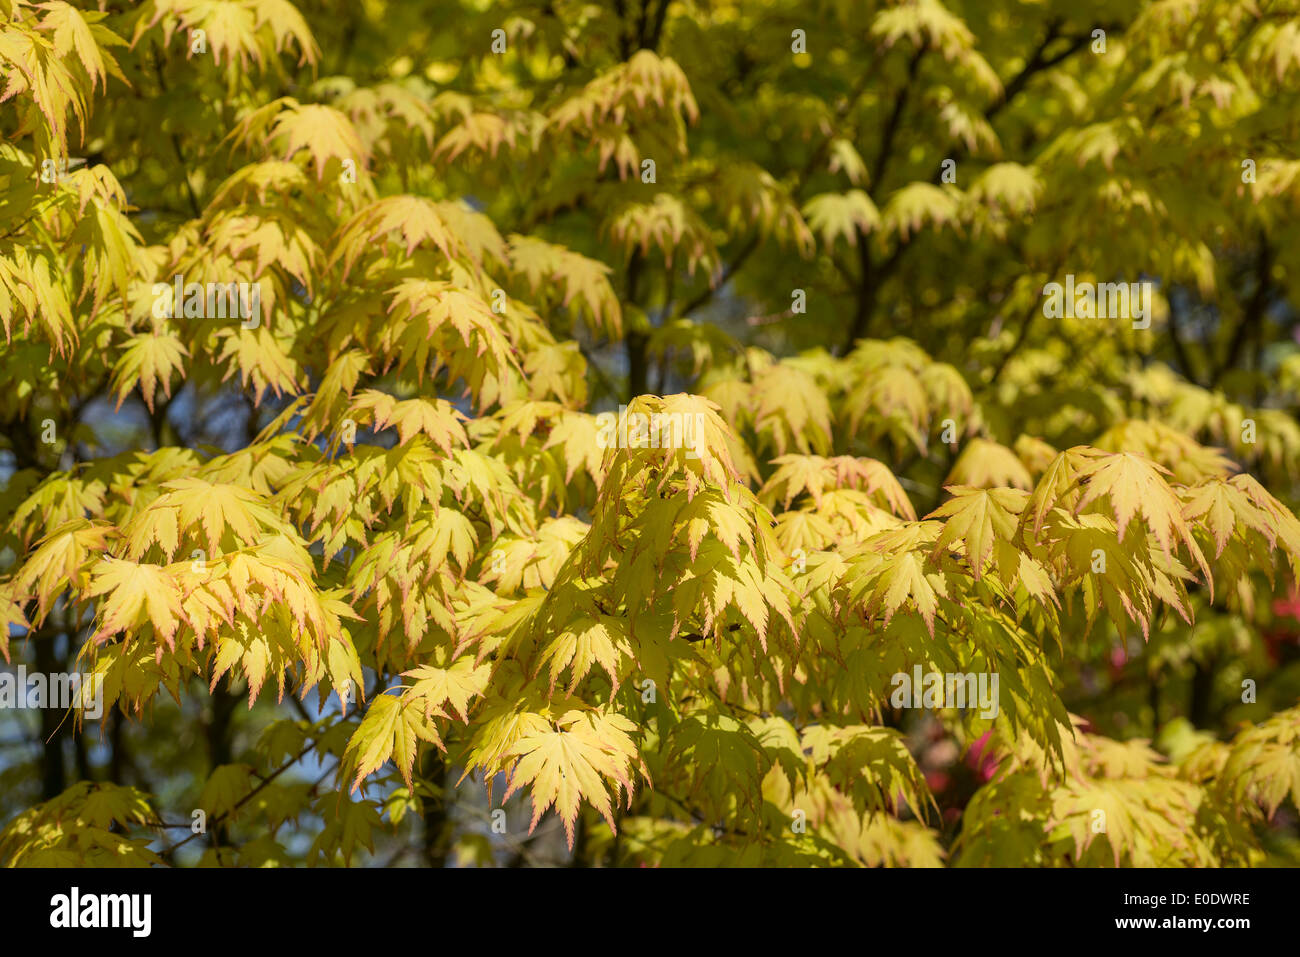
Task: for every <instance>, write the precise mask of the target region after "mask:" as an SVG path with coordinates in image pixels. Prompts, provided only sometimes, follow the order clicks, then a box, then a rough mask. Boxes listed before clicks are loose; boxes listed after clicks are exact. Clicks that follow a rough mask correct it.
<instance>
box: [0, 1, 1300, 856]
mask: <svg viewBox="0 0 1300 957" xmlns="http://www.w3.org/2000/svg"><path fill="white" fill-rule="evenodd" d="M1088 7H1089V9H1088V10H1087V11H1081V10H1079V9H1078V8H1077V5H1075V4H1070V3H1066V2H1064V0H1049V2H1044V3H1037V4H1032V5H1025V4H1019V3H1010V2H988V0H985V2H981V3H968V2H963V0H944V2H940V0H900V2H893V0H888V2H870V3H848V2H829V0H828V2H816V3H812V4H809V3H795V2H790V0H762V2H752V3H751V2H746V3H743V4H741V3H737V2H715V3H709V4H701V3H695V2H692V0H627V2H626V3H624V2H622V0H618V2H615V3H601V4H584V3H574V2H569V0H547V2H536V0H512V2H509V3H503V4H500V3H499V4H488V3H481V2H476V0H462V2H456V3H437V4H416V3H389V2H384V0H367V2H364V3H356V2H339V0H295V2H293V3H291V2H289V0H215V2H213V0H149V2H146V3H144V4H142V5H134V4H122V3H116V2H111V0H103V2H100V3H93V2H87V0H78V2H74V3H68V2H62V0H50V2H43V3H31V2H25V0H0V67H2V69H3V77H4V83H3V88H2V92H0V130H3V133H4V142H3V143H2V144H0V183H2V184H3V190H2V191H0V324H2V325H3V328H4V334H5V338H4V344H3V346H0V374H2V375H3V379H4V381H5V383H6V385H7V388H5V389H4V390H3V392H0V419H3V422H4V429H3V433H4V448H5V451H4V453H3V457H0V480H2V481H3V487H2V488H0V499H2V500H3V505H2V506H0V508H2V509H3V512H4V514H5V515H6V523H5V530H4V533H3V538H2V539H0V623H2V624H3V625H4V626H5V627H4V628H3V630H0V652H3V654H4V657H5V658H6V660H7V661H10V662H12V663H15V664H17V663H19V662H22V663H25V664H26V665H27V666H28V667H29V668H30V670H32V671H40V672H42V673H47V674H54V673H62V672H77V673H83V674H86V675H89V676H93V679H88V680H90V681H91V685H90V686H93V687H94V688H96V689H98V690H99V691H100V692H101V693H102V703H103V708H104V711H103V714H102V715H94V716H91V714H90V711H89V710H88V707H86V706H85V705H86V702H85V701H81V702H78V703H77V704H78V705H80V706H78V707H69V708H66V709H65V710H66V711H68V712H71V713H70V714H65V712H64V711H61V710H58V709H54V708H45V709H44V710H42V711H40V712H39V714H38V715H28V714H26V713H24V712H20V711H6V713H5V720H6V721H9V720H11V718H12V719H13V720H14V721H16V722H17V723H18V726H19V728H20V730H21V731H22V736H21V743H22V749H20V750H14V751H11V752H9V753H6V754H5V756H4V757H2V758H0V780H3V782H4V787H3V788H0V794H3V798H0V801H2V802H3V806H2V808H0V814H2V815H3V818H4V820H5V821H6V822H7V823H6V826H5V827H4V829H3V831H2V832H0V860H3V861H4V862H5V863H7V864H21V865H37V866H39V865H89V866H99V865H108V864H115V865H146V864H158V863H167V864H181V863H194V862H196V861H202V862H203V863H206V864H222V865H230V864H239V865H251V866H281V865H293V864H300V863H309V864H318V863H319V864H352V863H365V862H376V863H419V862H421V861H423V862H424V863H431V864H443V863H448V862H454V863H463V864H464V863H474V864H483V863H493V862H498V863H499V862H502V861H512V862H540V861H545V860H558V859H570V858H571V859H573V860H574V861H576V862H578V863H581V864H589V865H628V864H646V865H656V864H663V865H777V866H781V865H812V864H815V865H868V866H874V865H900V866H902V865H907V866H941V865H945V864H946V865H957V866H964V865H1015V866H1020V865H1033V866H1078V865H1103V866H1120V865H1136V866H1150V865H1170V864H1177V865H1186V866H1193V865H1195V866H1206V865H1263V864H1277V863H1292V864H1293V863H1296V862H1297V860H1300V844H1298V843H1297V841H1298V836H1297V831H1296V823H1295V822H1296V815H1297V805H1298V804H1300V707H1297V705H1296V701H1297V699H1300V653H1298V651H1297V642H1296V635H1297V632H1298V631H1300V627H1298V626H1296V625H1295V624H1294V622H1293V619H1294V618H1296V617H1300V616H1297V614H1296V607H1297V606H1296V605H1295V601H1296V599H1295V597H1294V596H1295V586H1294V582H1295V580H1296V577H1297V575H1298V574H1300V521H1297V519H1296V517H1295V515H1294V513H1293V511H1292V507H1293V505H1294V504H1295V502H1296V501H1297V500H1300V488H1297V484H1296V476H1297V474H1300V426H1297V424H1296V421H1295V417H1294V415H1295V411H1296V408H1297V404H1298V403H1300V348H1298V347H1297V345H1296V342H1297V341H1300V340H1298V339H1297V333H1296V330H1297V328H1298V327H1297V321H1296V315H1295V312H1294V310H1293V308H1292V306H1291V303H1292V302H1293V301H1294V300H1295V297H1296V294H1297V289H1296V287H1295V286H1294V285H1293V283H1295V282H1296V281H1297V278H1300V262H1296V261H1295V260H1294V257H1295V256H1296V255H1297V252H1296V251H1297V250H1300V244H1298V243H1296V242H1294V241H1293V240H1294V239H1295V236H1294V235H1293V233H1294V232H1295V230H1296V226H1295V225H1294V224H1295V222H1296V218H1295V216H1294V213H1295V211H1296V202H1297V197H1298V196H1300V192H1297V191H1298V190H1300V180H1298V179H1297V172H1300V165H1297V164H1298V163H1300V161H1297V160H1296V159H1294V158H1293V157H1294V155H1295V154H1296V150H1297V146H1300V131H1298V130H1297V127H1296V122H1295V117H1296V116H1297V115H1300V113H1297V111H1296V109H1295V106H1296V102H1297V98H1298V97H1300V4H1297V3H1294V2H1292V0H1277V2H1272V3H1258V4H1253V3H1239V2H1236V0H1200V2H1190V3H1189V2H1182V0H1177V2H1175V0H1159V2H1143V3H1140V4H1133V3H1123V2H1118V0H1116V2H1103V3H1094V4H1090V5H1088ZM1066 274H1069V275H1070V276H1071V277H1072V279H1071V282H1072V283H1073V282H1074V281H1076V280H1077V281H1078V282H1079V283H1114V282H1123V283H1125V284H1128V283H1138V282H1149V283H1150V284H1151V286H1150V287H1148V288H1153V289H1154V292H1153V294H1152V297H1151V302H1150V314H1149V315H1148V316H1146V317H1143V316H1142V315H1140V314H1139V306H1138V304H1137V300H1136V299H1130V300H1127V302H1128V306H1127V308H1126V309H1125V310H1123V311H1122V313H1121V314H1111V315H1103V314H1102V310H1101V309H1100V305H1101V301H1100V300H1098V301H1096V302H1094V306H1095V307H1096V308H1094V309H1091V310H1085V309H1079V310H1077V314H1076V310H1075V309H1073V308H1071V309H1070V310H1069V312H1068V313H1066V314H1064V315H1053V314H1052V310H1050V309H1049V308H1047V307H1046V306H1045V304H1044V288H1045V286H1046V285H1047V284H1049V283H1052V282H1062V281H1064V277H1065V276H1066ZM1071 288H1074V287H1073V286H1071ZM1134 295H1136V293H1134ZM1073 305H1074V304H1073V303H1072V304H1071V306H1072V307H1073ZM647 424H648V426H647ZM1288 621H1292V624H1288V623H1287V622H1288ZM934 672H938V673H940V674H941V675H943V674H946V675H952V674H958V675H963V674H970V675H984V676H989V675H994V676H996V677H997V678H998V679H999V682H1000V683H999V684H998V685H995V686H994V687H995V689H999V690H998V691H997V695H998V697H997V703H998V707H997V708H996V709H994V711H995V713H993V714H989V713H987V712H986V711H981V710H980V709H978V708H973V707H965V708H957V707H952V706H951V702H947V703H946V704H945V702H944V701H943V700H942V699H940V700H939V702H938V703H937V704H933V705H932V703H931V702H930V701H929V700H928V698H927V699H926V700H925V702H924V707H922V708H912V707H910V706H908V705H906V704H900V703H899V699H898V697H897V695H896V688H897V679H898V678H899V677H900V676H911V675H913V674H914V673H915V674H916V675H918V676H920V675H921V674H930V673H934ZM1246 685H1248V686H1249V689H1250V692H1249V693H1248V694H1244V693H1243V691H1242V689H1243V687H1244V686H1246ZM917 695H918V697H920V696H921V689H920V688H918V689H917ZM15 714H17V715H18V717H17V718H13V715H15ZM65 719H66V720H65ZM29 742H30V744H29ZM34 772H35V773H34ZM197 811H202V812H203V815H202V817H203V819H204V820H205V821H206V824H205V825H204V827H202V828H192V827H191V824H192V821H193V820H194V819H195V812H197ZM501 811H504V812H505V813H504V814H501V813H500V812H501ZM544 821H545V822H547V823H543V822H544ZM1099 821H1100V822H1101V827H1100V828H1099V827H1098V822H1099ZM552 823H553V824H554V826H552ZM556 828H558V830H556ZM547 835H551V837H550V838H548V837H547Z"/></svg>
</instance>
